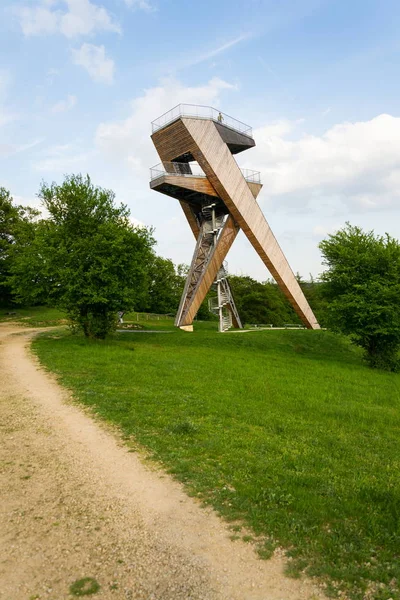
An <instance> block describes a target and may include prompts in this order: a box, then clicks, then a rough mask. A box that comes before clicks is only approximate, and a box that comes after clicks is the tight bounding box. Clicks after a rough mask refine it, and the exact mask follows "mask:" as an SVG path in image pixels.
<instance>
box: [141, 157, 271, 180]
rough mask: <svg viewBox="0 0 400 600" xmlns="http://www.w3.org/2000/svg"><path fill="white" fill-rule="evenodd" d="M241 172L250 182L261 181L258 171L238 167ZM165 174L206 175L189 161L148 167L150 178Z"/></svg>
mask: <svg viewBox="0 0 400 600" xmlns="http://www.w3.org/2000/svg"><path fill="white" fill-rule="evenodd" d="M240 170H241V171H242V173H243V177H244V178H245V180H246V181H249V182H250V183H261V175H260V172H259V171H252V170H251V169H240ZM165 175H178V176H180V177H206V174H205V173H204V171H203V169H202V168H201V167H200V165H199V164H198V163H196V162H190V163H178V162H164V163H159V164H158V165H155V166H154V167H151V169H150V180H151V181H153V180H154V179H158V178H159V177H164V176H165Z"/></svg>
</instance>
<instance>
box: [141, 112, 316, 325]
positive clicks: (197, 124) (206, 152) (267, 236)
mask: <svg viewBox="0 0 400 600" xmlns="http://www.w3.org/2000/svg"><path fill="white" fill-rule="evenodd" d="M225 129H227V128H225V127H224V125H223V123H216V122H214V121H212V120H211V119H200V118H199V119H197V118H193V117H184V116H182V117H180V118H179V119H178V120H176V121H174V122H173V123H171V124H170V125H168V126H166V127H164V128H161V129H159V130H157V131H156V132H155V133H154V134H153V135H152V136H151V137H152V140H153V142H154V144H155V147H156V149H157V152H158V154H159V156H160V159H161V161H162V162H168V161H169V162H171V161H177V162H190V161H193V160H194V161H197V163H198V164H199V165H200V167H201V169H202V170H203V172H204V173H205V175H206V177H205V178H204V177H203V178H201V177H198V178H197V177H185V176H182V177H181V176H175V175H171V176H170V175H166V176H165V177H164V179H165V181H166V182H167V180H168V182H167V183H168V184H169V185H171V186H175V187H174V190H172V188H169V190H170V191H169V192H168V190H167V191H166V188H164V189H161V184H160V183H158V184H157V181H158V180H156V181H154V182H153V183H152V184H151V186H152V187H153V188H154V189H156V190H157V189H159V191H162V192H163V193H167V194H169V195H171V196H174V197H176V198H178V199H179V200H180V202H181V205H182V208H183V211H184V213H185V215H186V218H187V220H188V222H189V225H190V227H191V229H192V231H193V233H194V235H195V237H197V238H198V236H199V235H201V231H200V224H199V222H198V220H197V217H196V211H195V210H194V209H193V207H192V206H187V205H185V200H186V201H188V202H190V200H188V198H193V196H188V194H191V193H197V194H198V195H199V196H198V198H199V199H200V200H199V201H201V195H202V194H204V199H203V200H204V202H203V204H204V205H205V204H206V203H207V202H209V199H210V198H216V199H218V200H219V201H222V203H223V207H224V210H225V212H227V213H228V214H229V216H228V218H227V220H226V221H225V224H224V226H223V228H222V229H221V233H220V234H219V237H218V241H217V242H216V245H215V248H214V250H213V252H212V253H211V254H210V257H211V258H209V259H208V260H207V261H206V264H205V265H204V273H202V275H201V277H200V279H199V280H198V282H197V284H196V286H197V287H196V288H195V294H194V296H193V297H191V299H190V307H189V309H188V310H187V312H186V314H185V319H184V322H182V324H183V325H185V326H186V325H190V324H191V323H192V321H193V319H194V317H195V315H196V312H197V310H198V308H199V306H200V304H201V302H202V300H203V299H204V297H205V295H206V293H207V291H208V289H209V288H210V286H211V285H212V283H213V281H214V278H215V276H216V274H217V272H218V270H219V268H220V267H221V264H222V262H223V260H224V259H225V256H226V254H227V252H228V251H229V249H230V247H231V245H232V243H233V241H234V239H235V238H236V235H237V232H238V231H239V228H241V229H243V231H244V233H245V234H246V236H247V237H248V239H249V240H250V242H251V244H252V245H253V247H254V249H255V250H256V252H257V253H258V255H259V256H260V257H261V259H262V260H263V262H264V264H265V265H266V267H267V268H268V270H269V271H270V273H271V275H272V276H273V277H274V279H275V280H276V282H277V284H278V286H279V287H280V288H281V290H282V291H283V293H284V294H285V296H286V297H287V298H288V300H289V301H290V303H291V304H292V306H293V308H294V309H295V311H296V313H297V314H298V316H299V317H300V319H301V321H302V322H303V323H304V325H305V326H306V327H308V328H309V329H319V324H318V322H317V319H316V318H315V315H314V314H313V312H312V310H311V308H310V306H309V304H308V302H307V300H306V298H305V296H304V294H303V291H302V290H301V288H300V286H299V284H298V282H297V280H296V278H295V276H294V274H293V271H292V270H291V268H290V266H289V263H288V261H287V259H286V257H285V255H284V253H283V251H282V249H281V248H280V246H279V244H278V242H277V240H276V238H275V236H274V234H273V233H272V231H271V228H270V227H269V225H268V222H267V220H266V219H265V217H264V215H263V213H262V211H261V209H260V207H259V205H258V203H257V202H256V198H257V196H258V194H259V192H260V190H261V187H262V186H261V184H260V183H255V182H248V181H246V179H245V177H244V175H243V173H242V172H241V170H240V168H239V167H238V165H237V163H236V161H235V159H234V157H233V155H232V151H233V145H234V144H236V145H237V146H238V147H239V146H241V148H240V149H239V148H236V151H242V148H243V149H246V148H245V146H247V147H251V146H252V145H254V143H252V142H253V140H251V142H250V141H248V140H246V139H245V137H246V136H243V135H234V134H233V133H232V132H231V131H225ZM228 144H229V145H228ZM178 159H179V161H178ZM172 180H173V181H172ZM179 190H181V191H179ZM184 303H185V299H184V298H182V301H181V306H183V305H184ZM186 304H187V301H186Z"/></svg>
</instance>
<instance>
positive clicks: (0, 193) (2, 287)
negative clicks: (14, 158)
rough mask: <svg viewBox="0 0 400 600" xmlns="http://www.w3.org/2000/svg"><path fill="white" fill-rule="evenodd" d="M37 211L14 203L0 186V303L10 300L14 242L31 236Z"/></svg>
mask: <svg viewBox="0 0 400 600" xmlns="http://www.w3.org/2000/svg"><path fill="white" fill-rule="evenodd" d="M37 215H38V212H37V211H36V210H34V209H32V208H29V207H23V206H19V205H16V204H14V201H13V198H12V196H11V194H10V192H9V191H8V190H6V189H5V188H3V187H0V305H8V304H10V303H11V301H12V294H11V287H10V282H9V276H10V273H11V265H12V257H13V250H14V247H15V245H16V244H18V243H24V241H26V240H27V239H29V238H31V237H32V233H33V227H34V224H33V221H34V219H35V217H36V216H37Z"/></svg>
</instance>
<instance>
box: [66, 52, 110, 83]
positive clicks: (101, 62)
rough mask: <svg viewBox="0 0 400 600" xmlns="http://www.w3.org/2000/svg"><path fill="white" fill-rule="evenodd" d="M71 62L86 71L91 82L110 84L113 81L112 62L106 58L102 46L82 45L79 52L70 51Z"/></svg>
mask: <svg viewBox="0 0 400 600" xmlns="http://www.w3.org/2000/svg"><path fill="white" fill-rule="evenodd" d="M72 55H73V61H74V63H75V64H76V65H79V66H81V67H83V68H84V69H86V71H87V72H88V73H89V75H90V77H91V78H92V79H93V81H97V82H99V83H107V84H111V83H113V81H114V66H115V65H114V61H113V60H112V59H111V58H107V57H106V51H105V48H104V46H95V45H94V44H82V46H81V47H80V48H79V50H72Z"/></svg>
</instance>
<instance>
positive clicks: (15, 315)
mask: <svg viewBox="0 0 400 600" xmlns="http://www.w3.org/2000/svg"><path fill="white" fill-rule="evenodd" d="M7 321H12V322H18V323H20V324H21V325H26V326H27V327H51V326H52V325H63V324H64V323H66V322H67V321H66V318H65V314H64V313H63V312H61V311H60V310H58V309H57V308H47V307H45V306H31V307H29V308H5V307H1V308H0V323H2V322H7Z"/></svg>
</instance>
